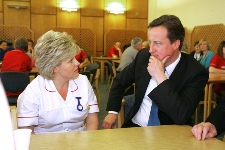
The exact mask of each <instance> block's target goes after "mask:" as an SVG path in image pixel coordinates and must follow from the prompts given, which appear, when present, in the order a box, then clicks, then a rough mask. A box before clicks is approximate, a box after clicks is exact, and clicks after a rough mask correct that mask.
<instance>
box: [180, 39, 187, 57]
mask: <svg viewBox="0 0 225 150" xmlns="http://www.w3.org/2000/svg"><path fill="white" fill-rule="evenodd" d="M181 52H183V53H186V54H187V53H188V45H187V43H186V42H185V41H184V42H183V46H182V48H181Z"/></svg>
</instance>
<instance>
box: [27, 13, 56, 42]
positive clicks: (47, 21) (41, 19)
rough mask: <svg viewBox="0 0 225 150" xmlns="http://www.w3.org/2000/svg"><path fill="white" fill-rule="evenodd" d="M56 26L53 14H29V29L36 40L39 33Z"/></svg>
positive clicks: (41, 33)
mask: <svg viewBox="0 0 225 150" xmlns="http://www.w3.org/2000/svg"><path fill="white" fill-rule="evenodd" d="M55 27H56V16H55V15H37V14H32V15H31V30H33V32H34V40H35V41H36V40H37V39H38V38H39V37H40V36H41V35H43V34H44V33H45V32H47V31H48V30H52V29H54V28H55Z"/></svg>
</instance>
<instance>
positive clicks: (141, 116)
mask: <svg viewBox="0 0 225 150" xmlns="http://www.w3.org/2000/svg"><path fill="white" fill-rule="evenodd" d="M180 58H181V53H180V54H179V57H178V58H177V60H176V61H175V62H173V63H172V64H170V65H169V66H167V67H166V68H165V69H166V71H165V75H166V77H167V79H169V77H170V75H171V74H172V72H173V70H174V69H175V67H176V66H177V64H178V62H179V61H180ZM157 86H158V85H157V82H156V80H155V78H153V77H152V78H151V79H150V81H149V84H148V87H147V90H146V92H145V96H144V99H143V101H142V103H141V106H140V108H139V110H138V112H137V113H136V115H135V116H134V117H133V118H132V122H133V123H135V124H137V125H139V126H147V125H148V119H149V116H150V111H151V107H152V100H151V99H150V98H149V97H148V94H149V93H150V92H151V91H152V90H153V89H154V88H155V87H157Z"/></svg>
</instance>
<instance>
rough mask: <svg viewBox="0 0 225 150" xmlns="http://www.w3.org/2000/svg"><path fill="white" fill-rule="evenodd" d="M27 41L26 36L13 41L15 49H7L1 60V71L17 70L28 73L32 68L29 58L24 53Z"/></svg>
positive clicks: (26, 48)
mask: <svg viewBox="0 0 225 150" xmlns="http://www.w3.org/2000/svg"><path fill="white" fill-rule="evenodd" d="M27 50H28V41H27V39H26V38H18V39H16V41H15V49H14V50H11V51H8V52H7V53H6V54H5V56H4V58H3V60H2V68H1V71H2V72H4V71H18V72H25V73H29V72H30V70H31V69H32V66H31V59H30V57H29V56H28V55H27V54H26V52H27Z"/></svg>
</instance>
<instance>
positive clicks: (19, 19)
mask: <svg viewBox="0 0 225 150" xmlns="http://www.w3.org/2000/svg"><path fill="white" fill-rule="evenodd" d="M7 4H21V5H22V4H24V5H27V6H28V8H26V9H15V8H9V7H8V6H7ZM3 5H4V25H19V26H27V27H30V3H29V2H17V1H4V4H3Z"/></svg>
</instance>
